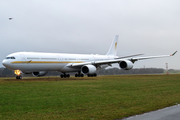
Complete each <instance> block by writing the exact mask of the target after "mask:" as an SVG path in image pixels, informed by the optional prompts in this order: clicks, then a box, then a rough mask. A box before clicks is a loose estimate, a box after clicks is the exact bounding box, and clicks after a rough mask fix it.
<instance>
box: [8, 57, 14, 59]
mask: <svg viewBox="0 0 180 120" xmlns="http://www.w3.org/2000/svg"><path fill="white" fill-rule="evenodd" d="M6 59H15V57H6Z"/></svg>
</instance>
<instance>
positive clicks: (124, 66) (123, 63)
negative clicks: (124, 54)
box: [119, 60, 133, 70]
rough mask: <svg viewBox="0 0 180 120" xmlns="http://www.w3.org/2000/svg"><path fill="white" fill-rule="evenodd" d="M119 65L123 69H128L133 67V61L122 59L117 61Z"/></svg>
mask: <svg viewBox="0 0 180 120" xmlns="http://www.w3.org/2000/svg"><path fill="white" fill-rule="evenodd" d="M119 67H120V68H121V69H123V70H130V69H132V68H133V63H132V62H131V61H127V60H124V61H121V62H120V63H119Z"/></svg>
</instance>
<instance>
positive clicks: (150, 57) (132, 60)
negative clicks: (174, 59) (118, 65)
mask: <svg viewBox="0 0 180 120" xmlns="http://www.w3.org/2000/svg"><path fill="white" fill-rule="evenodd" d="M176 53H177V51H175V52H174V53H173V54H171V55H159V56H147V57H138V58H132V59H129V60H130V61H131V62H133V63H134V62H136V61H138V60H144V59H153V58H162V57H171V56H174V55H175V54H176Z"/></svg>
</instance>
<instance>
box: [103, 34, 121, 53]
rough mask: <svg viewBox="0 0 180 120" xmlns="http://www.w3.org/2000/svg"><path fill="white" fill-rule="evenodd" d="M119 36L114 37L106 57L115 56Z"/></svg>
mask: <svg viewBox="0 0 180 120" xmlns="http://www.w3.org/2000/svg"><path fill="white" fill-rule="evenodd" d="M118 37H119V35H115V37H114V40H113V41H112V43H111V47H110V48H109V51H108V53H107V54H106V55H112V56H116V54H117V44H118Z"/></svg>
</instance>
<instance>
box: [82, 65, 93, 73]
mask: <svg viewBox="0 0 180 120" xmlns="http://www.w3.org/2000/svg"><path fill="white" fill-rule="evenodd" d="M81 72H82V73H84V74H93V73H96V67H95V66H94V65H85V66H82V68H81Z"/></svg>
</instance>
